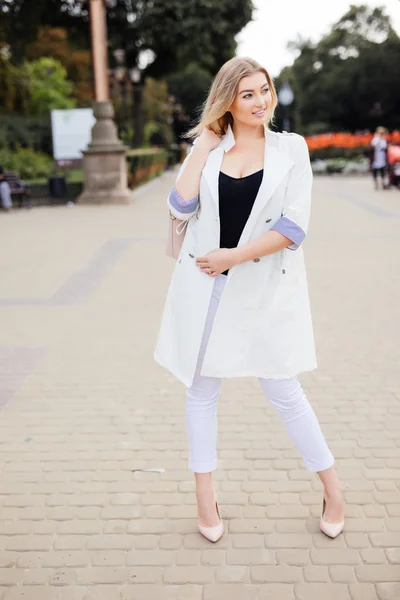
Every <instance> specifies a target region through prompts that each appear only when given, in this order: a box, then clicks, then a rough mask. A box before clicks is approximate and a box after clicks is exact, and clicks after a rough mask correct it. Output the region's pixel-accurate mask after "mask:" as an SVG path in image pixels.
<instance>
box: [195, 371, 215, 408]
mask: <svg viewBox="0 0 400 600" xmlns="http://www.w3.org/2000/svg"><path fill="white" fill-rule="evenodd" d="M220 390H221V381H220V380H219V379H215V378H212V377H199V378H198V379H195V380H194V382H193V384H192V385H191V386H190V388H188V390H187V393H186V400H187V405H188V407H190V406H198V407H200V408H201V407H203V408H209V407H212V406H214V405H216V404H217V401H218V397H219V394H220Z"/></svg>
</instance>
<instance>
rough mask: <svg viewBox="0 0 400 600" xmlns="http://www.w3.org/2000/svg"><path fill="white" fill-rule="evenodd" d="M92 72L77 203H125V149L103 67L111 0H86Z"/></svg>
mask: <svg viewBox="0 0 400 600" xmlns="http://www.w3.org/2000/svg"><path fill="white" fill-rule="evenodd" d="M89 3H90V4H89V8H90V29H91V37H92V55H93V72H94V96H95V101H94V103H93V113H94V116H95V117H96V123H95V125H94V126H93V129H92V140H91V142H90V144H89V145H88V147H87V149H86V150H85V151H84V152H83V156H84V158H83V170H84V177H85V182H84V190H83V192H82V194H81V195H80V196H79V198H78V202H79V203H81V204H103V203H124V204H126V203H129V202H130V199H131V195H130V192H129V189H128V187H127V171H126V161H125V155H126V148H125V146H123V145H122V143H121V141H120V140H119V139H118V135H117V129H116V126H115V124H114V121H113V118H114V109H113V106H112V104H111V102H110V98H109V82H108V68H107V31H106V12H105V11H106V6H110V7H111V6H115V0H89Z"/></svg>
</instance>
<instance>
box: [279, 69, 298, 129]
mask: <svg viewBox="0 0 400 600" xmlns="http://www.w3.org/2000/svg"><path fill="white" fill-rule="evenodd" d="M278 100H279V104H281V105H282V106H283V128H282V129H283V130H284V131H290V117H289V106H290V105H291V104H292V102H293V100H294V93H293V90H292V88H291V87H290V84H289V81H288V80H287V79H286V80H285V81H284V82H283V84H282V87H281V89H280V90H279V92H278Z"/></svg>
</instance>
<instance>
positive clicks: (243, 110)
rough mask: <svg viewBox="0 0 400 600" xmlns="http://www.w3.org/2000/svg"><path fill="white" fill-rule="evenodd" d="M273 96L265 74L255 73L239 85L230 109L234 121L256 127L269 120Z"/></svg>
mask: <svg viewBox="0 0 400 600" xmlns="http://www.w3.org/2000/svg"><path fill="white" fill-rule="evenodd" d="M271 103H272V96H271V92H270V89H269V85H268V81H267V78H266V76H265V74H264V73H262V72H259V73H253V74H252V75H248V76H247V77H243V79H242V80H241V81H240V83H239V89H238V93H237V95H236V98H235V100H234V102H233V104H232V106H231V107H230V109H229V111H230V112H231V114H232V117H233V119H234V121H236V122H238V123H242V124H243V125H247V126H249V127H255V126H257V125H260V124H262V125H264V123H266V122H267V121H268V119H269V114H270V107H271Z"/></svg>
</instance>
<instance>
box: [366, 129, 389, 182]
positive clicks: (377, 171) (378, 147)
mask: <svg viewBox="0 0 400 600" xmlns="http://www.w3.org/2000/svg"><path fill="white" fill-rule="evenodd" d="M386 135H387V129H385V127H378V128H377V129H376V131H375V135H374V137H373V138H372V140H371V144H370V148H371V172H372V177H373V179H374V183H375V189H376V190H379V181H378V177H380V178H381V189H382V190H384V189H385V187H386V186H385V174H386V170H387V166H388V160H387V153H388V144H387V141H386V138H385V136H386Z"/></svg>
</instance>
